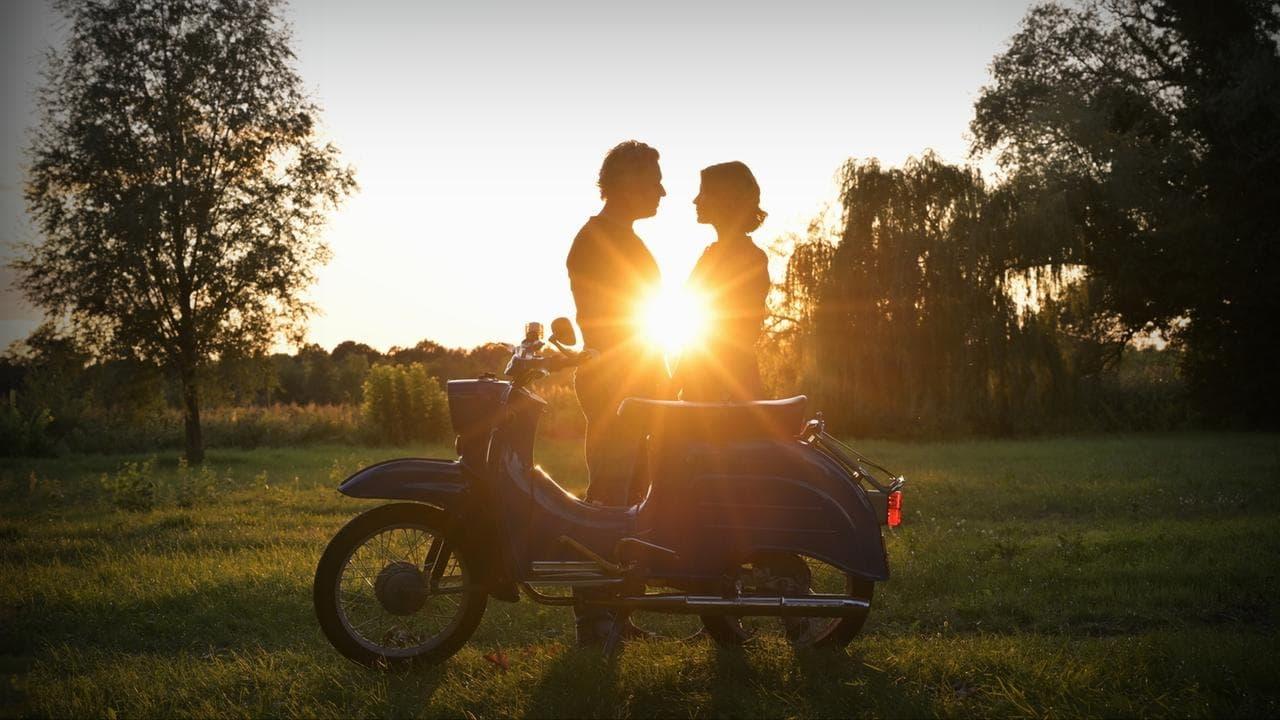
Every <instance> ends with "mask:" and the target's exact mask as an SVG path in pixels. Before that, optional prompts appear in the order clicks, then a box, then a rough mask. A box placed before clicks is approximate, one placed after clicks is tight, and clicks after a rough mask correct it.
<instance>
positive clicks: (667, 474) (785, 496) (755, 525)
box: [639, 439, 889, 580]
mask: <svg viewBox="0 0 1280 720" xmlns="http://www.w3.org/2000/svg"><path fill="white" fill-rule="evenodd" d="M650 462H651V465H652V466H653V468H654V470H655V472H654V473H653V474H652V481H653V487H652V489H651V490H650V494H649V501H648V502H647V503H646V504H645V506H643V507H642V509H641V513H640V522H639V526H640V528H641V529H642V530H643V531H645V532H646V534H647V535H648V536H649V539H650V540H651V541H653V542H655V543H657V544H659V545H663V546H666V547H670V548H671V549H673V550H675V551H676V553H677V554H678V555H679V560H678V561H669V562H667V564H666V567H664V568H662V569H659V570H658V572H659V573H662V572H669V573H672V574H676V573H679V572H681V571H683V572H684V573H688V574H690V575H692V576H704V577H706V576H715V575H719V574H722V573H723V572H724V570H725V568H726V567H732V566H735V565H736V564H738V563H742V562H745V561H746V560H748V559H749V558H751V557H752V556H754V555H756V554H758V553H760V552H763V551H784V552H790V553H796V554H800V555H806V556H809V557H812V558H815V559H818V560H821V561H823V562H826V563H829V564H831V565H833V566H835V567H838V568H840V569H842V570H845V571H847V572H849V573H852V574H854V575H858V576H860V577H864V578H866V579H868V580H886V579H888V577H889V568H888V563H887V561H886V558H885V552H884V542H883V539H882V538H881V535H880V523H879V520H878V518H877V516H876V515H875V513H874V510H873V509H872V506H871V503H870V500H869V499H868V498H867V496H866V493H865V492H864V491H863V490H862V488H861V487H860V486H859V485H858V484H857V483H856V482H855V481H853V480H852V479H851V478H850V477H849V476H848V475H847V474H846V473H845V472H844V471H843V470H842V469H841V468H840V467H839V466H838V465H836V464H835V463H834V462H832V461H831V460H830V459H829V458H827V457H826V456H825V455H823V454H821V453H819V452H817V451H816V450H814V449H813V448H811V447H809V446H808V445H805V444H804V443H801V442H799V441H795V440H769V439H761V440H755V441H744V442H734V443H725V444H719V443H700V442H694V443H678V442H677V443H672V442H667V443H665V446H664V448H663V449H662V450H661V451H660V453H659V455H658V457H654V456H652V455H651V456H650Z"/></svg>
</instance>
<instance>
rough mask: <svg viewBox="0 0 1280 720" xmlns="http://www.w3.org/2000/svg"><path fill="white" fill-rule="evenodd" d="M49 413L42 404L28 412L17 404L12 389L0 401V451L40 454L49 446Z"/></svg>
mask: <svg viewBox="0 0 1280 720" xmlns="http://www.w3.org/2000/svg"><path fill="white" fill-rule="evenodd" d="M52 423H53V416H52V415H51V414H50V413H49V410H48V409H46V408H43V407H42V408H38V409H36V410H34V411H31V412H30V413H26V412H23V411H22V410H21V409H19V408H18V401H17V397H16V393H15V392H14V391H12V390H10V391H9V393H8V395H7V397H5V398H4V401H3V402H0V455H44V454H47V453H48V452H49V451H50V450H51V448H50V443H49V434H48V432H49V426H50V425H51V424H52Z"/></svg>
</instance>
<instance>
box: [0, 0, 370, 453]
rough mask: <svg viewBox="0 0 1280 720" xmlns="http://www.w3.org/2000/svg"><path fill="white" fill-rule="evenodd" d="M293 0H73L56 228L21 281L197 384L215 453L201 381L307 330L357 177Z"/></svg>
mask: <svg viewBox="0 0 1280 720" xmlns="http://www.w3.org/2000/svg"><path fill="white" fill-rule="evenodd" d="M279 7H280V5H279V2H277V1H276V0H63V2H61V3H60V4H59V8H60V9H61V10H62V12H63V13H64V14H65V15H67V16H68V18H69V20H70V35H69V39H68V41H67V45H66V47H65V48H64V49H62V50H61V51H56V52H52V53H51V54H50V57H49V65H48V69H47V73H46V82H45V84H44V86H43V87H42V88H41V90H40V91H39V95H38V102H39V107H40V111H41V118H40V122H39V125H38V127H37V129H36V131H35V134H34V139H33V142H32V145H31V148H30V156H31V166H30V171H29V175H28V179H27V184H26V188H25V195H26V200H27V205H28V208H29V209H30V212H31V214H32V216H33V218H34V219H35V221H36V224H37V225H38V227H39V229H40V230H41V232H42V235H43V239H42V240H41V241H39V242H37V243H34V244H31V245H28V246H27V247H26V253H25V255H24V257H22V258H21V259H20V260H18V261H17V262H16V263H15V267H16V268H17V270H18V272H19V286H20V287H21V288H22V290H23V291H24V292H25V294H26V295H27V296H28V297H29V298H30V299H31V300H32V301H33V302H34V303H35V304H36V305H38V306H40V307H42V308H44V309H45V310H46V311H47V312H48V313H50V314H52V315H54V316H59V317H67V318H69V319H70V320H71V322H72V323H73V325H74V326H75V327H76V328H77V329H78V330H79V331H80V332H81V333H83V334H84V335H85V336H87V337H89V338H91V339H92V340H93V342H94V346H95V347H96V348H98V349H99V351H100V352H103V353H109V354H114V355H117V356H133V357H139V358H143V359H150V360H154V361H158V362H163V363H165V364H167V365H169V366H170V367H172V368H174V369H175V370H176V371H177V373H178V375H179V376H180V378H181V382H182V388H183V409H184V414H185V425H186V455H187V458H188V460H189V461H191V462H200V461H201V460H202V459H203V454H204V449H203V440H202V436H201V430H200V377H201V372H202V370H203V368H205V367H206V366H207V364H208V363H209V362H210V361H211V360H213V359H215V358H217V357H220V356H222V355H226V354H251V353H252V352H260V351H262V350H263V349H264V348H265V347H266V346H267V345H268V344H269V343H270V342H271V341H272V340H273V339H274V338H275V337H277V336H278V334H279V333H284V335H285V336H286V337H289V338H291V339H297V338H300V335H301V331H302V329H303V323H304V321H305V319H306V317H307V315H308V312H309V311H310V309H311V308H310V306H309V305H308V304H307V303H306V302H304V301H303V300H302V299H301V297H300V294H301V291H302V290H303V289H304V288H306V287H307V286H308V285H309V284H310V283H311V282H312V281H313V279H314V275H313V268H314V267H315V266H316V265H317V264H319V263H323V262H325V261H326V260H327V259H328V256H329V251H328V248H327V247H326V246H325V244H324V243H323V242H322V241H321V240H320V239H319V237H318V234H319V230H320V229H321V228H322V226H323V224H324V222H325V219H326V213H327V211H328V210H330V209H332V208H334V207H336V206H337V204H338V203H339V202H340V201H341V200H342V199H343V198H344V197H345V196H346V195H348V194H349V193H351V192H352V191H353V190H354V189H355V187H356V185H355V180H354V175H353V173H352V171H351V169H350V168H348V167H345V166H343V165H341V164H340V160H339V155H338V150H337V149H336V148H335V147H334V146H333V145H332V144H322V143H321V142H320V141H319V140H318V139H317V132H316V126H317V119H318V112H319V111H318V108H317V107H316V106H315V104H314V103H312V102H311V101H310V100H309V99H308V98H307V97H306V95H305V94H304V93H303V90H302V83H301V79H300V78H299V77H298V75H297V74H296V72H295V71H294V70H293V68H292V66H291V62H292V60H293V55H292V52H291V51H290V49H289V34H288V31H287V30H286V29H285V28H284V26H283V24H282V21H281V18H280V16H279V13H278V10H279Z"/></svg>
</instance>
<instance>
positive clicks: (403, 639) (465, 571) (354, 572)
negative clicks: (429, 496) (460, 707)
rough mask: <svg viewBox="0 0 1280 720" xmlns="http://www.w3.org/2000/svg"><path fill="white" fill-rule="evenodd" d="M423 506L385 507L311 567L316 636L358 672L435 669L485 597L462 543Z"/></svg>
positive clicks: (348, 529) (359, 519)
mask: <svg viewBox="0 0 1280 720" xmlns="http://www.w3.org/2000/svg"><path fill="white" fill-rule="evenodd" d="M446 520H447V518H446V516H445V514H444V512H443V511H441V510H438V509H436V508H434V507H431V506H428V505H419V504H415V503H397V504H394V505H383V506H381V507H377V508H374V509H372V510H369V511H367V512H364V513H362V514H360V515H358V516H356V517H355V518H354V519H353V520H352V521H351V522H349V523H347V525H346V526H345V527H343V528H342V529H341V530H339V531H338V534H337V535H335V536H334V538H333V540H331V541H330V542H329V546H328V547H327V548H325V551H324V554H323V555H322V556H321V557H320V563H319V565H318V566H317V567H316V578H315V587H314V600H315V607H316V617H317V619H319V621H320V629H321V630H323V631H324V634H325V637H326V638H328V640H329V642H330V643H332V644H333V647H334V648H335V649H337V650H338V652H340V653H342V654H343V655H345V656H347V657H348V658H350V659H352V660H355V661H356V662H358V663H361V664H363V665H369V666H371V667H384V668H385V667H391V666H396V665H403V664H406V663H409V662H413V661H419V662H428V663H433V662H440V661H442V660H444V659H446V658H448V657H449V656H451V655H453V654H454V653H455V652H457V651H458V649H459V648H461V647H462V645H463V644H464V643H466V641H467V639H468V638H470V637H471V634H472V633H473V632H475V629H476V626H477V625H479V623H480V618H481V616H483V615H484V609H485V604H486V602H487V600H488V595H487V594H486V592H485V591H484V589H483V588H482V587H481V586H480V583H479V582H478V581H477V578H476V577H475V562H474V561H473V559H472V557H471V555H470V553H469V552H468V550H467V548H466V546H465V544H463V543H461V542H460V539H459V538H458V537H456V536H454V535H452V534H451V533H449V532H448V531H447V530H446V529H445V528H446V527H447V523H446Z"/></svg>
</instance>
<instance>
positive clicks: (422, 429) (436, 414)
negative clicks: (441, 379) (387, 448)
mask: <svg viewBox="0 0 1280 720" xmlns="http://www.w3.org/2000/svg"><path fill="white" fill-rule="evenodd" d="M362 413H363V417H364V423H365V428H366V430H367V433H368V437H369V439H371V440H374V441H377V442H389V443H405V442H427V441H432V440H443V439H445V438H447V437H448V436H449V419H448V414H449V412H448V400H447V399H446V398H445V395H444V391H443V390H441V389H440V384H439V383H438V382H436V380H435V378H433V377H431V376H430V375H429V374H428V373H427V368H426V366H425V365H423V364H422V363H412V364H409V365H375V366H374V367H373V368H371V369H370V370H369V375H368V377H367V378H366V379H365V382H364V404H363V406H362Z"/></svg>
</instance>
